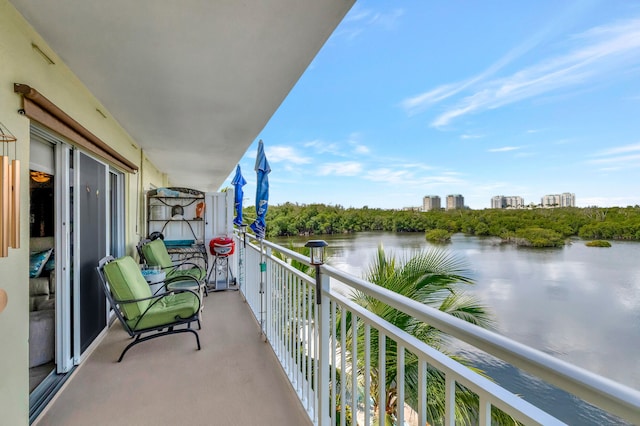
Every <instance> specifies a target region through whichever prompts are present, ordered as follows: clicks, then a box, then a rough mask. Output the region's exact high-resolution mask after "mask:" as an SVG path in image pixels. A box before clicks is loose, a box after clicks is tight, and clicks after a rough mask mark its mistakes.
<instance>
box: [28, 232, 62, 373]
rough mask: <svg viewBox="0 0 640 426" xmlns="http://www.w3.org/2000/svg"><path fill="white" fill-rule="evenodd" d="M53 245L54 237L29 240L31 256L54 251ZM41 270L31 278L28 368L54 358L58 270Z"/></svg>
mask: <svg viewBox="0 0 640 426" xmlns="http://www.w3.org/2000/svg"><path fill="white" fill-rule="evenodd" d="M54 244H55V242H54V238H53V237H34V238H30V240H29V252H30V253H40V252H43V251H46V250H49V249H53V247H54ZM52 252H53V250H52ZM49 258H51V256H49ZM45 263H46V260H45ZM43 266H44V265H43ZM40 269H41V272H40V273H39V274H38V276H36V277H34V278H29V368H31V367H37V366H39V365H42V364H46V363H48V362H50V361H53V360H54V358H55V312H56V311H55V290H56V287H55V269H51V270H45V268H44V267H42V268H40Z"/></svg>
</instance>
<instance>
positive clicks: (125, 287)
mask: <svg viewBox="0 0 640 426" xmlns="http://www.w3.org/2000/svg"><path fill="white" fill-rule="evenodd" d="M104 276H105V278H106V279H107V282H108V283H109V286H110V287H111V293H112V294H113V297H114V298H115V299H116V300H132V299H143V298H145V297H151V289H150V288H149V284H147V281H146V280H145V279H144V277H143V276H142V272H141V271H140V267H139V266H138V265H137V264H136V262H135V261H134V260H133V258H132V257H131V256H124V257H121V258H119V259H116V260H114V261H112V262H110V263H108V264H106V265H105V266H104ZM149 303H151V302H150V301H149V300H142V301H140V302H135V303H123V304H121V305H120V307H121V308H122V312H123V314H124V316H125V318H127V319H129V320H133V319H135V318H138V317H139V316H140V315H142V313H143V312H144V311H145V310H146V309H147V307H149Z"/></svg>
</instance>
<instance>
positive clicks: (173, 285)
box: [167, 280, 204, 315]
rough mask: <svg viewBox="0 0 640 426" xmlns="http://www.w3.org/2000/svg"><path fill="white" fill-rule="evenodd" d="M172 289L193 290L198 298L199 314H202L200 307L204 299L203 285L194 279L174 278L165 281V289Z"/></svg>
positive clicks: (201, 307)
mask: <svg viewBox="0 0 640 426" xmlns="http://www.w3.org/2000/svg"><path fill="white" fill-rule="evenodd" d="M172 290H191V291H195V292H196V293H197V294H198V297H199V298H200V315H202V309H203V308H204V300H203V299H202V296H203V294H202V290H203V287H202V285H200V283H198V282H197V281H195V280H175V281H171V282H170V283H167V291H172Z"/></svg>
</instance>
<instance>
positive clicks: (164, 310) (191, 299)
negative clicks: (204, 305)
mask: <svg viewBox="0 0 640 426" xmlns="http://www.w3.org/2000/svg"><path fill="white" fill-rule="evenodd" d="M199 306H200V303H199V300H198V296H197V295H195V294H194V293H190V292H185V293H179V294H172V295H169V296H165V297H163V298H162V299H160V301H159V302H157V303H156V304H154V305H153V306H151V308H149V311H148V312H147V313H146V314H145V315H144V316H143V317H142V319H141V320H140V323H138V324H137V325H136V322H137V318H135V319H129V320H127V324H128V325H129V327H131V328H132V329H134V330H142V329H145V328H153V327H159V326H162V325H166V324H171V323H173V322H174V321H175V320H176V318H178V317H179V318H182V319H186V318H190V317H192V316H194V315H195V314H196V313H197V312H198V308H199ZM134 327H135V328H134Z"/></svg>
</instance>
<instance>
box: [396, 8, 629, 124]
mask: <svg viewBox="0 0 640 426" xmlns="http://www.w3.org/2000/svg"><path fill="white" fill-rule="evenodd" d="M571 41H572V42H574V43H576V42H577V43H579V46H578V47H576V48H574V49H573V50H571V51H569V52H567V53H565V54H564V55H561V56H556V57H553V58H549V59H546V60H542V61H540V62H538V63H537V64H534V65H531V66H529V67H527V68H524V69H521V70H520V71H517V72H515V73H513V74H511V75H509V76H507V77H502V78H495V79H493V80H490V81H483V80H485V79H486V77H487V76H489V75H491V74H493V73H495V71H497V70H498V69H500V68H502V67H503V66H504V65H505V64H507V63H509V62H510V61H511V60H512V57H513V58H515V57H517V56H519V54H520V53H519V52H520V51H519V50H518V49H516V51H515V52H514V53H512V54H508V55H506V56H505V58H503V59H501V60H500V61H498V63H496V64H494V65H493V66H492V67H490V68H489V69H488V70H486V71H485V72H483V73H481V74H479V75H478V76H475V77H473V78H471V79H469V80H466V81H464V82H462V83H454V84H447V85H443V86H440V87H437V88H435V89H433V90H431V91H429V92H426V93H424V94H422V95H419V96H416V97H413V98H409V99H407V100H405V101H403V102H402V105H403V106H404V107H405V108H406V109H407V110H408V112H409V113H412V112H415V110H417V109H419V108H421V107H424V106H425V105H428V104H430V103H435V102H439V101H443V100H445V99H447V98H448V97H451V96H453V95H456V94H458V93H459V92H462V91H471V93H470V94H469V95H467V96H466V97H464V98H463V99H461V100H459V101H457V102H456V103H455V104H454V105H453V106H451V107H449V108H448V109H447V110H446V111H445V112H443V113H442V114H440V115H439V116H437V117H436V118H435V119H434V120H433V121H432V123H431V126H432V127H436V128H440V127H444V126H446V125H448V124H450V123H451V122H452V121H453V120H454V119H456V118H458V117H461V116H463V115H466V114H470V113H474V112H479V111H484V110H488V109H495V108H499V107H502V106H504V105H507V104H511V103H514V102H518V101H522V100H525V99H529V98H532V97H535V96H538V95H542V94H546V93H549V92H553V91H557V90H561V89H567V88H575V87H578V86H581V85H585V84H591V83H593V82H595V81H608V80H610V79H611V77H612V73H614V72H615V71H617V70H621V71H623V72H626V71H628V69H629V68H630V67H632V66H634V65H637V64H638V63H640V54H639V53H640V19H630V20H626V21H622V22H617V23H615V24H612V25H608V26H601V27H596V28H593V29H591V30H589V31H586V32H584V33H582V34H579V35H577V36H575V37H573V38H572V39H571ZM530 45H531V46H533V45H535V43H533V42H532V43H531V44H530ZM528 46H529V45H527V46H525V47H522V48H521V50H523V51H526V50H528V48H529V47H528Z"/></svg>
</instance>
